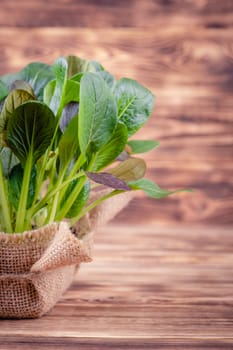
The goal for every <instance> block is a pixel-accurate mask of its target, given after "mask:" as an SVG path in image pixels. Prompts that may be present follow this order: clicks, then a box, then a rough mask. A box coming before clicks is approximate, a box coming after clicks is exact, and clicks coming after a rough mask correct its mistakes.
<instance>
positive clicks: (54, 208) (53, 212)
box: [46, 167, 66, 224]
mask: <svg viewBox="0 0 233 350" xmlns="http://www.w3.org/2000/svg"><path fill="white" fill-rule="evenodd" d="M65 173H66V167H64V168H63V171H62V172H61V174H60V175H59V178H58V180H57V183H56V187H59V186H60V185H61V184H62V181H63V179H64V176H65ZM58 203H59V191H58V192H57V193H56V194H55V198H54V200H53V204H52V207H51V210H50V212H49V214H48V219H47V220H46V221H47V223H48V224H50V223H52V222H54V219H55V216H56V211H57V206H58Z"/></svg>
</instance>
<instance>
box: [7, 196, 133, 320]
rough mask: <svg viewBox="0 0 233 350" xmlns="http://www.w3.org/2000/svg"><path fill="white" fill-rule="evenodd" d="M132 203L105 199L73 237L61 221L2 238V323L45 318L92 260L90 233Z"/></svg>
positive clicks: (78, 226)
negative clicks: (7, 320) (78, 272)
mask: <svg viewBox="0 0 233 350" xmlns="http://www.w3.org/2000/svg"><path fill="white" fill-rule="evenodd" d="M100 194H101V195H102V194H103V193H100V192H99V193H97V194H95V195H94V196H97V197H98V196H99V195H100ZM131 198H132V195H131V193H130V194H124V195H120V196H118V197H114V198H112V199H108V200H107V201H106V202H104V203H103V204H102V205H100V206H99V207H98V208H97V209H94V210H92V211H91V212H90V213H89V214H88V215H86V216H85V217H84V218H83V219H82V220H80V222H79V223H77V224H76V225H75V233H76V234H74V233H72V232H71V230H70V229H69V227H68V224H67V223H65V222H62V223H60V224H57V223H54V224H51V225H48V226H45V227H42V228H40V229H37V230H34V231H28V232H24V233H14V234H7V233H0V318H35V317H40V316H42V315H43V314H45V313H47V312H48V311H49V310H50V309H51V308H52V307H53V306H54V305H55V303H56V302H57V301H58V299H59V298H60V297H61V295H62V294H63V293H64V291H65V290H66V289H67V288H68V287H69V286H70V284H71V282H72V280H73V278H74V274H75V272H76V270H77V269H78V268H79V265H80V263H82V262H89V261H91V252H90V249H91V241H92V232H93V229H94V228H96V227H97V226H98V225H99V224H103V223H105V222H107V221H108V220H110V219H112V218H113V216H115V215H116V214H117V213H118V212H119V211H120V210H121V209H122V208H123V207H124V206H125V205H126V204H127V203H128V202H129V200H130V199H131ZM93 199H94V198H93ZM77 235H78V237H77Z"/></svg>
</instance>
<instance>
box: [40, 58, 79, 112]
mask: <svg viewBox="0 0 233 350" xmlns="http://www.w3.org/2000/svg"><path fill="white" fill-rule="evenodd" d="M53 68H54V74H55V76H56V79H55V81H54V82H50V84H49V85H48V86H46V90H45V92H44V100H45V102H46V103H47V104H48V105H49V107H50V108H51V109H52V111H53V112H54V114H55V115H56V114H59V116H60V111H61V110H62V108H63V107H64V106H65V105H66V104H68V103H69V102H78V101H79V90H80V84H79V82H77V81H74V80H68V75H69V62H68V60H67V59H66V58H65V57H60V58H58V59H57V60H56V61H55V63H54V65H53Z"/></svg>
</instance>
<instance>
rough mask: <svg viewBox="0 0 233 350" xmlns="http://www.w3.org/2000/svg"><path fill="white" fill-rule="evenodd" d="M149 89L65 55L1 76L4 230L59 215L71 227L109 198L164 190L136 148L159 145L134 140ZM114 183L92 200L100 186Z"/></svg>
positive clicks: (0, 214) (148, 106) (0, 208)
mask: <svg viewBox="0 0 233 350" xmlns="http://www.w3.org/2000/svg"><path fill="white" fill-rule="evenodd" d="M153 105H154V96H153V95H152V93H151V92H150V91H149V90H148V89H146V88H145V87H143V86H142V85H140V84H139V83H138V82H136V81H134V80H131V79H128V78H123V79H120V80H119V81H116V80H115V78H114V77H113V76H112V75H111V74H110V73H109V72H107V71H106V70H104V68H103V67H102V66H101V65H100V64H99V63H97V62H95V61H86V60H83V59H80V58H78V57H74V56H69V57H61V58H58V59H57V60H56V62H55V63H54V64H53V65H51V66H50V65H46V64H43V63H37V62H35V63H31V64H29V65H28V66H26V67H25V68H24V69H23V70H21V71H20V72H18V73H16V74H9V75H5V76H3V77H1V78H0V106H1V107H0V108H1V113H0V144H1V146H0V230H2V231H6V232H9V233H10V232H23V231H25V230H27V229H32V228H36V227H39V226H42V225H45V224H48V223H52V222H54V221H61V220H63V219H68V220H70V224H71V225H73V224H74V223H75V222H76V221H77V220H79V219H80V218H81V217H82V216H84V215H85V214H86V213H87V212H88V211H89V210H91V209H93V208H94V207H95V206H96V205H98V204H100V203H101V202H103V201H104V200H106V199H108V198H111V197H112V196H115V195H118V194H119V193H123V192H125V191H132V190H143V191H144V192H145V193H146V194H148V195H149V196H150V197H152V198H161V197H165V196H167V195H169V194H172V193H174V192H177V191H166V190H163V189H161V188H160V187H159V186H158V185H156V184H154V183H153V182H152V181H151V180H148V179H145V178H144V175H145V172H146V163H145V161H144V160H143V159H142V158H138V157H136V156H135V154H138V153H145V152H147V151H150V150H151V149H153V148H154V147H157V146H158V142H156V141H152V140H144V141H142V140H134V139H133V140H129V138H130V137H131V136H132V135H134V134H135V133H136V132H137V131H138V130H139V129H140V128H141V127H142V126H143V125H144V123H145V122H146V121H147V120H148V118H149V116H150V114H151V112H152V109H153ZM100 186H107V187H109V188H111V189H112V190H110V191H109V192H108V193H107V194H105V195H104V196H102V197H99V198H97V199H95V200H94V201H92V202H90V193H91V191H95V189H96V187H100Z"/></svg>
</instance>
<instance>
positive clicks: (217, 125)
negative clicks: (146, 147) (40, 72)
mask: <svg viewBox="0 0 233 350" xmlns="http://www.w3.org/2000/svg"><path fill="white" fill-rule="evenodd" d="M232 23H233V1H232V0H223V1H218V0H209V1H208V0H194V1H189V0H184V1H181V0H174V1H172V0H164V1H162V0H161V1H159V0H156V1H153V0H144V1H136V0H128V1H124V0H118V1H110V0H100V1H97V0H96V1H95V0H88V1H85V0H81V1H75V0H60V1H56V2H52V1H51V2H50V1H45V0H34V1H30V2H29V1H27V0H21V1H16V0H2V1H1V11H0V33H1V35H0V47H1V51H0V62H1V65H0V74H4V73H7V72H11V71H14V70H17V69H20V68H21V67H23V66H24V65H26V64H27V63H28V62H30V61H34V60H40V61H44V62H48V63H51V62H53V60H54V59H55V58H56V57H57V56H59V55H67V54H76V55H79V56H81V57H84V58H89V59H97V60H99V61H101V62H102V63H103V65H104V66H105V67H106V68H107V69H108V70H110V71H111V72H113V73H114V74H115V75H116V76H117V77H121V76H128V77H131V78H134V79H137V80H139V81H140V82H141V83H143V84H145V85H146V86H148V87H149V88H150V89H151V90H152V91H153V93H154V94H155V95H156V97H157V102H156V106H155V109H154V113H153V116H152V118H151V120H150V121H149V122H148V123H147V124H146V126H145V128H144V129H143V130H142V131H141V132H140V133H139V135H138V137H140V138H152V139H158V140H160V142H161V146H160V148H158V149H156V150H154V151H152V152H151V153H149V154H148V155H147V156H146V157H147V160H148V177H150V178H152V179H153V180H154V181H156V182H157V183H158V184H160V185H161V186H163V187H165V188H172V189H173V188H179V187H192V188H193V189H194V190H195V192H194V193H193V194H180V195H177V196H173V197H170V198H169V199H164V200H160V201H156V202H155V201H153V200H151V199H148V198H145V196H143V195H142V194H138V198H137V199H135V200H134V201H133V202H132V203H131V205H130V206H129V207H128V209H127V210H125V211H124V212H123V213H122V214H120V216H118V217H117V219H116V220H117V221H119V220H120V222H128V223H129V224H132V223H135V222H137V223H138V224H144V223H145V221H146V222H148V223H151V224H152V223H160V224H171V225H173V224H175V223H179V224H190V223H192V224H195V223H198V224H212V225H216V224H217V225H231V224H232V223H233V215H232V212H233V196H232V194H233V176H232V175H233V161H232V159H233V157H232V156H233V120H232V119H233V118H232V109H233V100H232V90H233V40H232V36H233V35H232V34H233V30H232ZM135 212H140V214H141V215H135Z"/></svg>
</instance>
